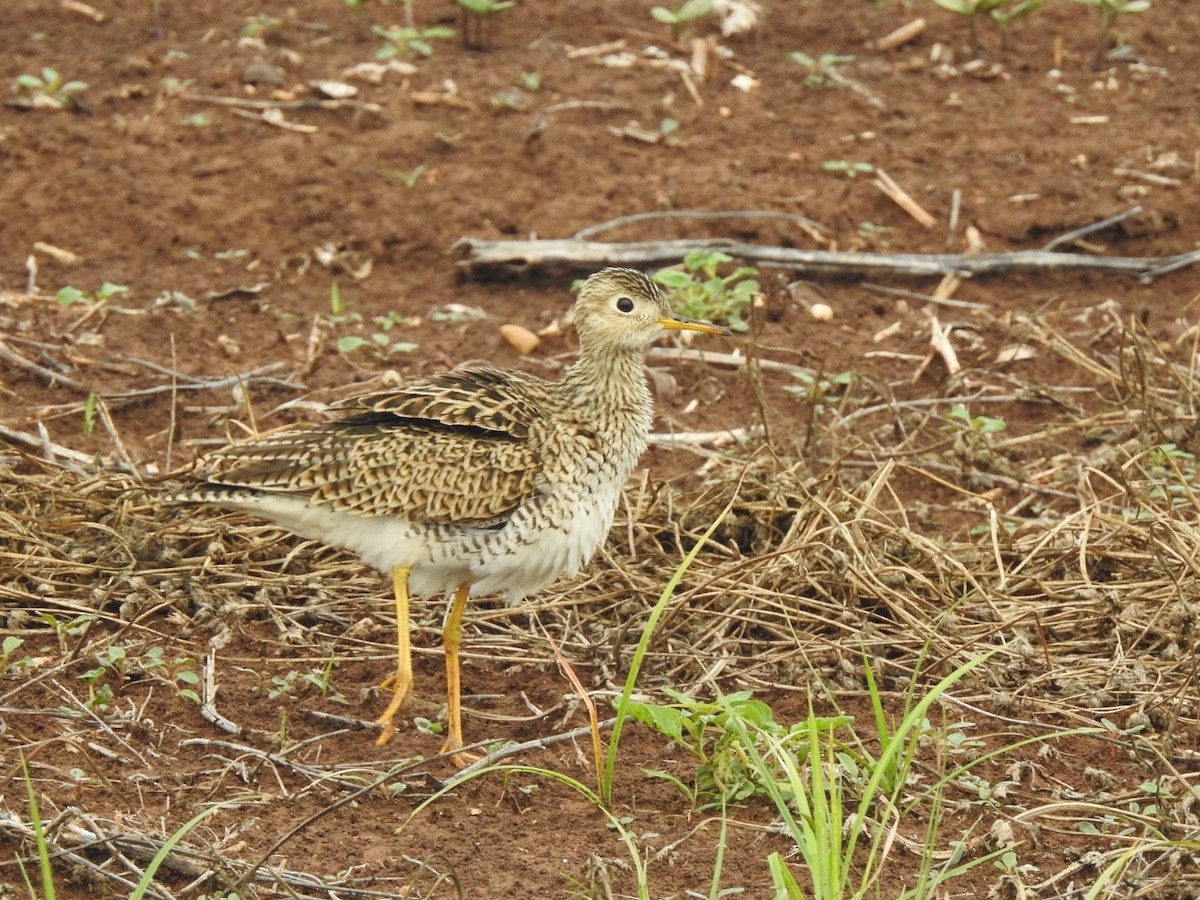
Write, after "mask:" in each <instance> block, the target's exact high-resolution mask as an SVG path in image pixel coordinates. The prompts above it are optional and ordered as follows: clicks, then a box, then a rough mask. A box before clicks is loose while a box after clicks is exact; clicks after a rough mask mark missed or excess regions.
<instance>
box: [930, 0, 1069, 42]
mask: <svg viewBox="0 0 1200 900" xmlns="http://www.w3.org/2000/svg"><path fill="white" fill-rule="evenodd" d="M934 2H936V3H937V5H938V6H940V7H941V8H942V9H945V10H949V11H950V12H952V13H954V14H955V15H958V16H962V17H963V19H965V20H966V22H967V28H968V30H969V31H970V34H971V49H972V50H974V49H975V48H976V47H978V46H979V20H980V19H981V18H982V17H984V16H986V17H987V18H989V19H991V20H992V21H993V22H995V23H996V27H997V28H999V29H1000V41H1001V44H1004V45H1007V43H1008V29H1009V28H1010V27H1011V26H1012V24H1013V23H1014V22H1016V21H1018V20H1020V19H1024V18H1025V17H1026V16H1031V15H1033V14H1034V13H1035V12H1037V11H1038V10H1039V9H1040V8H1041V6H1042V3H1043V2H1044V0H1021V2H1019V3H1016V4H1015V5H1010V0H934ZM1084 2H1087V0H1084Z"/></svg>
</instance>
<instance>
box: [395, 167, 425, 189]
mask: <svg viewBox="0 0 1200 900" xmlns="http://www.w3.org/2000/svg"><path fill="white" fill-rule="evenodd" d="M428 168H429V166H427V165H425V164H424V163H422V164H421V165H419V166H416V167H415V168H412V169H409V170H408V171H407V172H405V171H404V170H403V169H397V170H396V171H395V172H394V173H392V174H394V175H395V176H396V177H397V178H399V179H400V180H401V181H402V182H404V186H405V187H406V188H415V187H416V186H417V185H418V184H419V183H420V181H421V176H422V175H424V174H425V170H426V169H428Z"/></svg>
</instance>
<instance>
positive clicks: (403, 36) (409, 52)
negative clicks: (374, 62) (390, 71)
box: [371, 25, 454, 60]
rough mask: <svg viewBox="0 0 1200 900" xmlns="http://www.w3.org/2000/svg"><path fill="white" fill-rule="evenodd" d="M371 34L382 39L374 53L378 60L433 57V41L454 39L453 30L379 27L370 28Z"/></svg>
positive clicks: (436, 27)
mask: <svg viewBox="0 0 1200 900" xmlns="http://www.w3.org/2000/svg"><path fill="white" fill-rule="evenodd" d="M371 32H372V33H373V34H376V35H378V36H379V37H381V38H383V41H384V43H383V46H382V47H380V48H379V49H378V50H376V51H375V58H376V59H379V60H388V59H394V58H396V57H398V56H399V57H403V58H405V59H410V58H412V57H415V56H433V43H432V42H433V41H438V40H446V39H447V38H452V37H454V29H453V28H442V27H438V26H434V27H433V28H413V27H410V26H407V25H405V26H402V27H397V26H392V27H391V28H384V27H383V26H381V25H373V26H371Z"/></svg>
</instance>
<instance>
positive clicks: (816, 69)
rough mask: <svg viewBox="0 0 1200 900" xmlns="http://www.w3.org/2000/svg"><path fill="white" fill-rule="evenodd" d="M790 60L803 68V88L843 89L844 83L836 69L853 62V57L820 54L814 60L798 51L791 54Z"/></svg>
mask: <svg viewBox="0 0 1200 900" xmlns="http://www.w3.org/2000/svg"><path fill="white" fill-rule="evenodd" d="M791 59H792V62H794V63H798V64H799V65H800V66H801V67H803V68H804V70H805V75H804V86H805V87H810V88H836V87H844V86H845V84H846V81H845V79H843V78H842V77H841V76H840V75H839V74H838V69H839V68H841V67H842V66H844V65H846V64H847V63H852V62H854V57H853V56H840V55H838V54H837V53H822V54H821V55H820V56H818V57H815V58H814V57H812V56H809V55H808V54H807V53H800V52H799V51H797V52H795V53H792V54H791Z"/></svg>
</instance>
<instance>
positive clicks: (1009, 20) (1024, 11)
mask: <svg viewBox="0 0 1200 900" xmlns="http://www.w3.org/2000/svg"><path fill="white" fill-rule="evenodd" d="M1043 2H1044V0H1023V2H1021V3H1018V4H1016V5H1015V6H1005V7H1000V8H997V9H993V10H991V11H990V12H989V13H988V15H989V16H990V17H991V19H992V21H993V22H995V23H996V27H997V28H999V29H1000V46H1001V47H1002V48H1006V47H1008V30H1009V29H1010V28H1011V27H1012V26H1013V23H1014V22H1019V21H1020V20H1021V19H1024V18H1028V17H1029V16H1032V15H1033V14H1034V13H1035V12H1037V11H1038V10H1039V9H1041V8H1042V3H1043Z"/></svg>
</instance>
